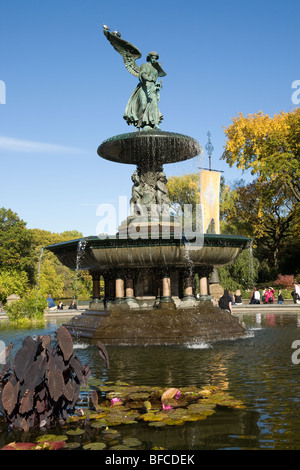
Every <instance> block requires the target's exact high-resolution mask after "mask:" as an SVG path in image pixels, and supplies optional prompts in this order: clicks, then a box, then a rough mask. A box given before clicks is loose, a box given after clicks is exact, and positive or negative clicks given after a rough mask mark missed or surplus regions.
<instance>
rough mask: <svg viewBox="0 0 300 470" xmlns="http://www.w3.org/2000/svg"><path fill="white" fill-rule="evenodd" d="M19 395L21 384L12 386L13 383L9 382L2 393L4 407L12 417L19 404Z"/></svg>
mask: <svg viewBox="0 0 300 470" xmlns="http://www.w3.org/2000/svg"><path fill="white" fill-rule="evenodd" d="M18 394H19V382H17V383H16V384H14V385H13V384H12V382H7V383H6V384H5V385H4V388H3V391H2V397H1V398H2V405H3V408H4V409H5V411H6V412H7V414H8V415H10V414H11V413H12V412H13V410H14V408H15V406H16V404H17V402H18Z"/></svg>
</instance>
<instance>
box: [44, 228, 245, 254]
mask: <svg viewBox="0 0 300 470" xmlns="http://www.w3.org/2000/svg"><path fill="white" fill-rule="evenodd" d="M197 235H198V236H199V239H200V240H201V241H202V242H203V243H201V246H207V247H235V248H243V249H245V248H248V247H249V246H250V244H251V241H252V238H249V237H245V236H243V235H231V234H230V235H226V234H214V233H209V234H208V233H205V234H197V233H195V237H197ZM83 239H84V240H85V241H86V243H87V248H103V249H105V248H111V247H115V248H128V247H129V246H130V247H151V246H170V245H177V246H188V244H189V240H188V239H187V238H186V237H184V236H183V237H181V238H175V237H174V238H173V237H169V238H163V237H160V238H136V239H131V238H129V237H127V238H124V237H121V236H119V234H116V235H107V237H106V238H100V237H98V236H96V235H92V236H87V237H82V238H76V239H73V240H69V241H65V242H60V243H54V244H51V245H47V246H45V247H44V249H46V250H49V251H51V252H53V253H58V252H61V251H62V250H61V249H62V248H64V249H66V251H69V250H72V249H74V247H76V248H77V246H78V243H79V242H80V241H81V240H83Z"/></svg>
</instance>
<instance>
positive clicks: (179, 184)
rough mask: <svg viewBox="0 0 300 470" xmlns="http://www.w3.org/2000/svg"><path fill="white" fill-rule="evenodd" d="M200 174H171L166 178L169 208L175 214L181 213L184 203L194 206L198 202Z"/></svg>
mask: <svg viewBox="0 0 300 470" xmlns="http://www.w3.org/2000/svg"><path fill="white" fill-rule="evenodd" d="M199 184H200V175H199V173H191V174H187V175H182V176H171V177H170V178H168V182H167V186H166V187H167V190H168V194H169V199H170V203H171V208H172V209H173V210H174V212H175V214H177V215H181V214H182V213H183V211H184V205H185V204H191V205H192V207H195V206H196V204H199V202H200V191H199Z"/></svg>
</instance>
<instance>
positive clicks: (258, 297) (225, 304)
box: [217, 282, 300, 314]
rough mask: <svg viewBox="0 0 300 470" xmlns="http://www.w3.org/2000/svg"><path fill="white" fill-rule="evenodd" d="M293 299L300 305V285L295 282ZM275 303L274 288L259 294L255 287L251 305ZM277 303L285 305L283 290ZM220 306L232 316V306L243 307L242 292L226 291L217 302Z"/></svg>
mask: <svg viewBox="0 0 300 470" xmlns="http://www.w3.org/2000/svg"><path fill="white" fill-rule="evenodd" d="M291 294H292V297H293V300H294V303H295V304H296V303H300V285H299V284H297V283H296V282H294V290H293V291H292V293H291ZM274 302H275V290H274V289H273V287H268V288H265V289H263V290H262V292H261V293H260V292H259V289H258V288H257V287H253V289H252V291H251V294H250V304H260V303H265V304H273V303H274ZM277 302H278V304H283V302H284V298H283V295H282V291H281V289H279V291H278V295H277ZM217 303H218V306H219V307H220V308H222V309H223V310H227V311H228V312H230V313H231V314H232V305H242V294H241V291H240V290H239V289H238V290H237V291H236V292H235V294H234V293H233V291H228V290H227V289H225V290H224V294H223V295H222V297H220V299H219V301H218V302H217Z"/></svg>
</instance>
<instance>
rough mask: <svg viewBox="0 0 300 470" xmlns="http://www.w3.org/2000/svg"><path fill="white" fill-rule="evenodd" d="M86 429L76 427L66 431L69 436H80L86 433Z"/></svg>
mask: <svg viewBox="0 0 300 470" xmlns="http://www.w3.org/2000/svg"><path fill="white" fill-rule="evenodd" d="M84 433H85V431H84V429H81V428H76V429H70V430H69V431H67V432H66V434H68V435H69V436H80V435H81V434H84Z"/></svg>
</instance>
